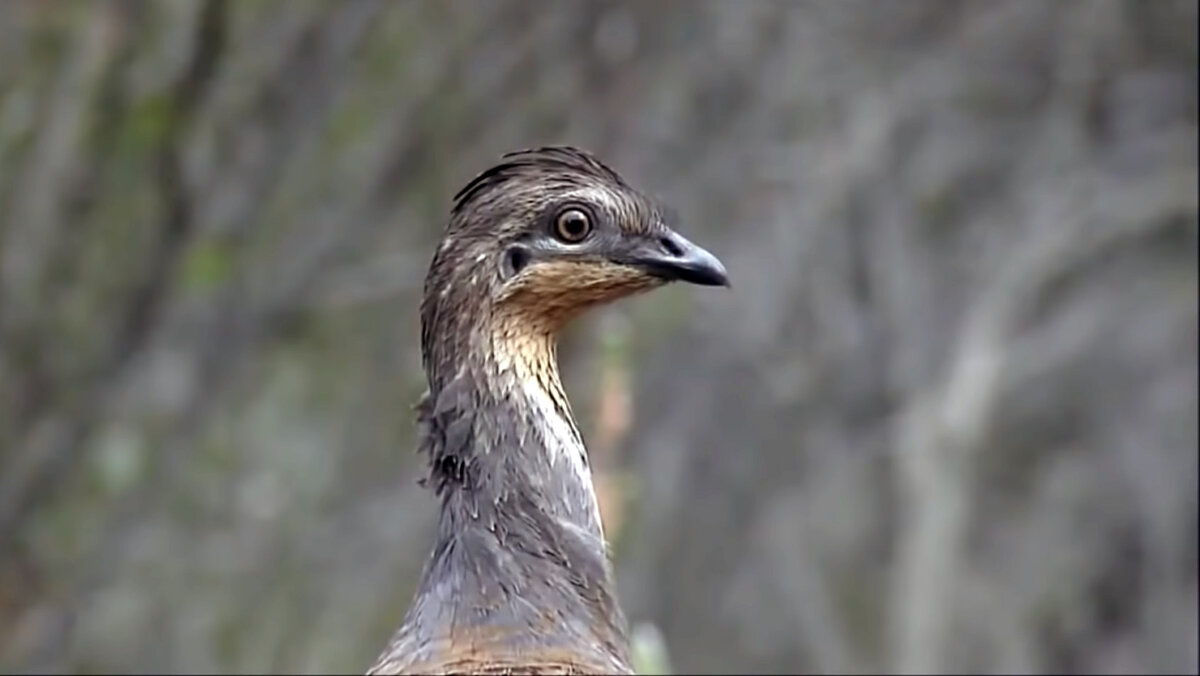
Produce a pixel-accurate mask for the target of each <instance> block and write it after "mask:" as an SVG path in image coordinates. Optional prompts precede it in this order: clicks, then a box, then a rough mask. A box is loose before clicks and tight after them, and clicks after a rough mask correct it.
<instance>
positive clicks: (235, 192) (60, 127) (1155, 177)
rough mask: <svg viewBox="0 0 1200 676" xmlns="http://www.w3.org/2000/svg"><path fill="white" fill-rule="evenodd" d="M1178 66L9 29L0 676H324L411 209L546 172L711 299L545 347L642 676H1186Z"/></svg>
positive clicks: (728, 32)
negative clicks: (641, 206) (587, 189)
mask: <svg viewBox="0 0 1200 676" xmlns="http://www.w3.org/2000/svg"><path fill="white" fill-rule="evenodd" d="M1196 24H1197V4H1196V3H1195V2H1174V1H1168V0H1153V1H1147V0H1142V1H1133V2H1115V1H1112V0H1087V1H1084V2H1069V1H1066V0H1062V1H1056V2H1035V1H1032V0H1030V1H1026V0H1010V1H1009V2H989V1H984V0H980V1H977V2H932V1H930V2H927V1H917V0H911V1H908V2H890V3H883V2H874V1H860V0H847V1H843V2H688V3H682V2H680V3H635V2H607V3H583V2H575V1H569V2H555V3H550V2H501V3H477V2H468V1H466V0H458V1H444V0H430V1H428V2H416V1H412V2H367V1H362V0H353V1H346V2H316V1H305V0H287V1H281V0H259V1H256V2H216V1H209V0H202V1H191V0H187V1H185V0H179V1H176V2H131V1H122V0H114V1H112V2H65V1H61V0H59V1H50V0H41V1H36V0H26V1H17V0H9V1H7V2H3V3H0V665H2V668H3V670H4V671H28V670H34V669H53V670H63V671H68V672H76V673H79V672H129V671H157V670H166V671H190V672H198V671H220V672H252V671H260V670H276V671H290V672H296V671H302V672H321V671H326V672H327V671H331V670H332V671H342V672H347V671H349V672H359V671H361V670H363V669H364V668H365V667H366V666H367V665H368V664H369V663H370V662H371V660H372V659H373V658H374V656H375V654H376V651H377V650H378V649H379V648H380V647H381V646H382V644H383V642H384V640H385V639H386V637H387V636H388V634H389V633H390V632H391V631H392V630H393V629H394V628H395V627H396V626H397V624H398V623H399V621H400V619H401V617H402V615H403V613H404V610H405V607H406V605H407V603H408V600H409V595H410V593H411V590H412V585H413V583H414V581H415V575H416V573H417V571H418V570H419V567H420V565H421V563H422V561H423V560H424V557H425V555H426V552H427V547H428V543H429V536H430V525H431V519H432V517H433V514H434V507H435V505H434V501H433V499H432V498H431V496H430V495H429V494H428V493H427V492H425V491H423V490H422V489H420V488H419V487H418V486H417V485H416V483H415V478H416V474H417V472H418V470H419V458H417V457H415V456H414V454H413V453H412V426H411V410H410V406H411V404H412V403H414V402H415V400H416V398H417V396H418V395H419V394H420V392H421V390H422V387H423V383H422V375H421V372H420V360H419V354H418V352H417V344H416V336H417V326H416V315H417V312H416V304H417V301H418V296H419V293H420V285H421V279H422V276H423V274H424V270H425V264H426V262H427V259H428V255H429V252H430V248H431V245H432V242H434V241H435V240H436V238H437V237H438V235H439V232H440V229H441V227H442V224H443V222H444V218H445V215H446V210H447V207H448V204H449V198H450V196H451V195H452V194H453V193H454V191H455V190H456V189H457V188H458V187H459V186H460V185H461V184H462V183H463V182H465V181H466V180H468V179H469V178H470V177H471V176H472V175H473V173H474V172H476V171H478V170H480V169H482V168H483V167H485V166H486V165H487V164H488V163H489V162H491V161H492V160H494V159H495V158H496V157H497V156H498V155H499V154H500V153H502V152H505V151H509V150H513V149H516V148H521V147H529V146H536V145H542V144H545V143H552V142H553V143H559V142H569V143H573V144H576V145H582V146H585V147H588V148H591V149H593V150H594V151H596V152H597V153H599V154H600V155H601V156H602V157H604V158H606V159H607V160H609V161H610V162H611V163H612V164H613V165H614V166H616V167H617V168H618V169H619V170H620V171H622V172H623V173H625V174H626V175H627V176H628V177H629V178H630V179H631V180H632V181H635V182H636V183H638V184H639V185H644V186H646V187H647V188H648V189H650V190H651V191H653V192H656V193H657V194H659V195H661V196H662V197H663V198H664V199H665V201H666V202H668V203H669V204H671V205H672V206H673V207H674V208H675V209H676V210H677V211H678V213H679V219H680V228H681V229H682V231H683V232H685V233H687V234H688V235H689V236H693V237H694V238H695V239H696V240H697V241H699V242H702V243H703V244H704V245H705V246H707V247H709V248H711V249H712V250H713V251H714V252H716V253H717V254H718V255H720V256H721V257H722V258H723V260H724V261H725V262H726V264H727V265H728V267H729V269H730V272H731V276H732V278H733V289H732V290H731V291H728V292H724V291H709V290H696V289H686V288H670V289H666V290H663V291H660V292H656V293H655V294H650V295H648V296H645V297H643V298H639V299H637V300H633V301H630V302H627V303H623V304H622V305H620V306H619V307H615V308H613V309H611V310H609V311H607V312H604V313H602V314H600V315H598V316H596V317H593V318H590V319H588V320H586V321H584V322H581V323H580V324H579V325H578V326H577V327H575V328H574V329H573V330H572V331H571V332H570V333H569V335H568V336H566V339H565V344H564V346H563V349H562V356H563V358H564V366H565V368H566V373H567V378H568V382H567V386H568V389H569V390H570V392H571V394H572V397H573V400H574V401H575V403H576V410H577V412H578V413H579V415H580V417H581V419H582V422H583V424H584V426H585V428H586V430H587V434H588V436H589V442H590V445H591V447H592V449H593V453H594V455H595V456H596V458H595V460H594V464H595V465H596V466H597V469H598V481H599V482H600V487H599V489H600V491H601V493H602V495H603V496H604V500H605V516H606V520H608V522H609V524H610V528H609V530H610V534H611V535H612V536H613V537H614V540H615V542H614V551H615V556H616V563H617V568H618V574H619V582H620V592H621V595H622V598H623V601H624V605H625V607H626V610H627V612H628V614H629V615H630V618H631V620H633V621H634V622H636V623H638V624H639V625H642V624H643V623H645V624H644V626H645V627H648V628H649V629H647V630H646V632H649V633H646V632H643V635H645V636H653V632H654V629H653V627H658V629H659V630H661V632H662V636H663V637H664V640H665V643H666V645H667V646H668V647H669V655H670V665H669V668H670V669H673V670H677V671H680V672H684V671H687V672H693V671H709V672H715V671H729V670H750V671H773V672H793V673H794V672H796V671H820V672H853V671H871V670H877V669H882V670H885V671H897V670H900V671H918V672H928V671H955V672H957V671H960V670H964V671H976V672H977V671H1007V672H1031V671H1039V672H1040V671H1056V670H1071V671H1104V672H1129V671H1143V672H1144V671H1160V672H1170V671H1184V670H1186V671H1191V672H1193V673H1194V672H1196V671H1197V638H1196V637H1197V572H1196V571H1197V527H1198V524H1197V441H1198V434H1197V367H1198V364H1197V348H1196V344H1197V339H1198V330H1197V301H1198V293H1197V197H1196V181H1197V150H1196V146H1197V103H1196V97H1197V37H1196V30H1197V29H1196ZM644 645H645V646H648V647H647V648H646V651H648V652H646V653H645V655H644V657H645V659H647V660H648V662H647V664H649V666H647V667H646V668H647V669H665V668H668V666H667V664H666V663H665V656H664V655H662V654H661V653H659V652H656V650H657V649H656V648H654V647H653V645H651V644H644Z"/></svg>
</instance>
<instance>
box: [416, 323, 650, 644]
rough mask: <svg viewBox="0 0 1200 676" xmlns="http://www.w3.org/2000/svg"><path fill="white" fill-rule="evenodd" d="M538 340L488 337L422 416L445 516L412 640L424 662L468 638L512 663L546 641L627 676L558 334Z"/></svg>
mask: <svg viewBox="0 0 1200 676" xmlns="http://www.w3.org/2000/svg"><path fill="white" fill-rule="evenodd" d="M536 328H537V323H536V322H529V321H519V318H516V317H513V318H511V319H503V318H502V319H500V320H498V321H495V322H493V323H492V325H491V330H490V331H481V332H478V333H476V334H475V336H474V337H473V338H472V339H471V340H470V342H471V343H473V344H472V345H471V347H472V353H471V354H472V359H471V360H469V361H464V362H463V363H462V364H461V367H460V368H457V369H455V374H454V376H453V377H448V378H445V380H443V381H438V380H437V379H435V378H431V391H430V394H429V395H428V397H427V398H426V400H425V401H424V402H423V404H422V406H421V407H420V409H419V410H420V415H419V418H420V420H421V422H422V426H423V428H424V429H423V444H424V446H425V449H424V450H425V451H426V452H428V453H429V455H430V461H431V468H432V470H431V477H430V478H431V480H432V481H433V482H434V483H435V488H436V489H437V490H438V492H439V494H440V495H441V497H442V507H441V514H440V517H439V521H438V530H437V535H436V542H435V545H434V550H433V554H432V557H431V558H430V560H429V562H428V563H427V564H426V568H425V571H424V572H423V574H422V579H421V582H420V585H419V588H418V591H417V595H416V599H415V600H414V603H413V605H412V607H411V608H410V613H409V616H408V618H407V620H406V622H405V628H404V629H403V630H402V631H401V638H400V639H398V640H400V641H401V642H403V643H405V644H406V645H408V646H410V648H411V649H412V650H413V652H414V654H415V655H419V654H421V653H422V651H424V650H425V649H429V650H433V646H437V645H443V646H444V645H445V644H446V642H451V643H454V642H455V641H457V640H460V639H455V638H454V637H456V636H457V637H468V638H469V640H470V641H471V642H472V644H473V645H475V646H477V647H478V646H480V645H481V643H480V642H485V643H488V644H489V646H490V647H491V649H493V650H498V651H503V650H514V651H522V650H526V649H529V648H532V647H533V645H532V644H529V643H528V642H529V641H531V640H536V645H537V646H538V647H542V648H550V649H563V650H567V649H571V650H575V651H584V653H587V654H593V658H594V659H595V660H596V661H597V662H596V663H597V664H604V663H609V662H611V663H612V664H618V665H620V664H625V663H627V659H628V636H627V629H626V625H625V618H624V616H623V614H622V612H621V610H620V608H619V606H618V605H617V601H616V595H615V591H614V583H613V579H612V569H611V565H610V563H609V558H608V550H607V546H606V544H605V541H604V534H603V530H602V526H601V522H600V512H599V508H598V505H597V501H596V495H595V491H594V489H593V486H592V480H591V472H590V470H589V468H588V463H587V455H586V452H585V450H584V446H583V442H582V439H581V437H580V434H579V431H578V429H577V427H576V425H575V422H574V420H573V418H572V416H571V410H570V406H569V404H568V402H567V399H566V396H565V394H564V392H563V388H562V384H561V380H560V378H559V375H558V366H557V362H556V359H555V341H554V334H553V332H548V331H542V330H531V329H536ZM431 375H433V374H431ZM443 375H444V374H443ZM438 382H440V383H441V386H440V387H438V388H437V389H434V388H433V384H435V383H438ZM530 637H534V638H530ZM461 640H467V638H463V639H461ZM606 660H607V661H609V662H606ZM613 660H615V661H613Z"/></svg>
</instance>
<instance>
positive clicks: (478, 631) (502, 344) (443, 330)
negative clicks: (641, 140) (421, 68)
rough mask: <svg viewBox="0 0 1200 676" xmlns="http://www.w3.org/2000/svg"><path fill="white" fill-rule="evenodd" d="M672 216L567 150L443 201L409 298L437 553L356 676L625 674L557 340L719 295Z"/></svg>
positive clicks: (624, 648)
mask: <svg viewBox="0 0 1200 676" xmlns="http://www.w3.org/2000/svg"><path fill="white" fill-rule="evenodd" d="M674 220H675V219H674V217H672V216H670V215H669V212H668V210H667V209H666V208H664V207H663V206H662V205H661V204H660V203H659V201H658V200H656V199H652V198H650V197H648V196H647V195H646V194H645V193H643V192H641V191H639V190H638V189H636V188H634V187H633V186H632V185H630V184H629V183H628V182H626V181H625V180H624V179H623V178H622V177H621V176H620V175H619V174H618V173H617V172H616V171H614V170H613V169H612V168H610V167H609V166H608V165H606V164H604V163H603V162H602V161H601V160H599V159H598V158H597V157H596V156H595V155H593V154H592V153H590V152H589V151H586V150H582V149H580V148H577V147H573V146H566V145H562V146H547V147H541V148H531V149H525V150H518V151H515V152H510V153H507V154H505V155H502V156H501V157H500V158H499V160H498V161H497V163H496V164H495V165H494V166H491V167H490V168H488V169H486V170H484V171H483V172H482V173H480V174H478V175H477V176H475V178H474V179H472V180H471V181H470V182H468V183H467V184H466V185H465V186H464V187H463V188H462V189H461V190H460V191H459V192H458V193H457V194H456V195H455V196H454V198H453V204H452V206H451V209H450V217H449V220H448V223H447V226H446V229H445V231H444V233H443V236H442V239H441V241H440V243H439V244H438V246H437V248H436V251H435V252H434V254H433V257H432V260H431V261H430V264H429V268H428V271H427V274H426V277H425V283H424V289H423V297H422V300H421V304H420V320H421V336H420V337H421V356H422V366H423V368H424V370H425V376H426V380H427V385H428V388H427V390H426V391H425V392H424V394H423V395H422V396H421V398H420V400H419V402H418V403H417V405H416V406H415V412H416V425H417V438H418V441H417V448H418V451H419V452H420V453H422V454H424V455H425V457H426V459H427V461H428V473H427V474H426V475H425V476H424V477H423V478H422V482H423V483H425V485H427V486H428V487H430V488H431V489H432V491H433V492H434V493H435V495H436V496H437V499H438V500H439V503H440V504H439V513H438V517H437V525H436V530H435V534H434V542H433V546H432V550H431V552H430V554H429V557H428V559H427V560H426V562H425V565H424V568H423V570H422V572H421V575H420V578H419V581H418V584H417V587H416V591H415V592H414V595H413V598H412V601H411V602H410V605H409V607H408V610H407V612H406V614H405V617H404V620H403V623H402V625H401V626H400V628H399V629H398V630H396V631H395V633H394V634H393V635H392V637H391V639H390V640H389V641H388V643H387V645H386V646H385V647H384V649H383V650H382V652H381V653H380V654H379V656H378V658H377V659H376V661H375V662H374V663H373V664H372V666H371V667H370V668H369V669H368V671H367V674H450V673H476V674H631V673H634V670H633V667H632V658H631V649H630V641H629V631H628V627H627V622H626V618H625V615H624V613H623V611H622V609H621V606H620V603H619V602H618V599H617V594H616V589H615V584H614V579H613V569H612V559H611V551H610V548H609V545H608V542H607V541H606V539H605V536H604V530H603V526H602V523H601V517H600V510H599V506H598V502H597V499H596V492H595V488H594V486H593V484H592V478H591V470H590V468H589V465H588V455H587V450H586V448H585V445H584V442H583V437H582V435H581V434H580V431H579V427H578V425H577V424H576V421H575V418H574V416H573V414H572V412H571V406H570V402H569V401H568V399H567V396H566V394H565V392H564V390H563V385H562V381H561V379H560V377H559V370H558V363H557V357H556V337H557V335H558V334H559V332H560V331H561V330H562V329H563V327H564V326H565V325H566V324H567V323H569V322H570V321H571V320H573V319H575V318H576V317H578V316H580V315H581V314H582V313H584V312H585V311H587V310H588V309H589V308H594V307H597V306H599V305H602V304H605V303H609V302H611V301H615V300H617V299H620V298H624V297H628V296H632V295H635V294H639V293H643V292H647V291H650V290H652V289H655V288H658V287H661V286H663V285H665V284H668V283H671V282H677V281H678V282H685V283H691V284H697V285H704V286H723V287H729V286H730V284H729V278H728V274H727V272H726V270H725V267H724V265H723V264H722V263H721V261H720V260H719V259H718V258H717V257H716V256H714V255H713V254H712V253H710V252H709V251H707V250H705V249H704V248H702V247H700V246H698V245H696V244H694V243H692V242H691V241H689V240H688V239H687V238H685V237H684V236H683V235H681V234H680V233H679V232H677V231H676V229H675V224H674V223H673V221H674Z"/></svg>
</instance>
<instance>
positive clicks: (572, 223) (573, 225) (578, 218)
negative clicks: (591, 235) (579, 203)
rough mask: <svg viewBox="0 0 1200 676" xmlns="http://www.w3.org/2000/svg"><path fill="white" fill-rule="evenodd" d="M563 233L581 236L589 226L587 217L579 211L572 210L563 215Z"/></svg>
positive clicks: (570, 235)
mask: <svg viewBox="0 0 1200 676" xmlns="http://www.w3.org/2000/svg"><path fill="white" fill-rule="evenodd" d="M562 225H563V234H564V235H567V236H568V237H579V236H580V235H582V234H583V231H584V230H585V229H586V228H587V219H585V218H584V217H583V214H581V213H579V212H578V211H574V212H571V213H569V214H567V215H566V216H565V217H563V224H562Z"/></svg>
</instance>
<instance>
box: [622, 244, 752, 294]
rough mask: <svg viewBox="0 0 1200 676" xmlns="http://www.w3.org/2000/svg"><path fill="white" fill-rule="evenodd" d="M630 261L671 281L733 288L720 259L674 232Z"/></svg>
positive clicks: (638, 253) (639, 252)
mask: <svg viewBox="0 0 1200 676" xmlns="http://www.w3.org/2000/svg"><path fill="white" fill-rule="evenodd" d="M629 262H630V263H632V264H633V265H636V266H638V267H641V268H643V269H644V270H646V271H647V272H648V273H650V274H652V275H654V276H656V277H659V278H662V279H665V280H667V281H681V282H688V283H690V284H700V285H703V286H729V275H728V274H727V273H726V272H725V266H724V265H723V264H722V263H721V261H720V260H718V259H717V257H716V256H714V255H712V254H711V253H709V252H708V251H705V250H704V249H702V248H701V247H699V246H697V245H695V244H693V243H692V242H690V241H688V239H687V238H685V237H684V236H683V235H680V234H678V233H676V232H672V231H668V232H667V234H665V235H662V236H660V237H658V238H657V239H655V240H652V243H651V244H649V245H647V246H645V247H644V248H642V249H640V250H639V251H637V252H636V253H635V254H634V255H633V256H632V259H631V260H630V261H629Z"/></svg>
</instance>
